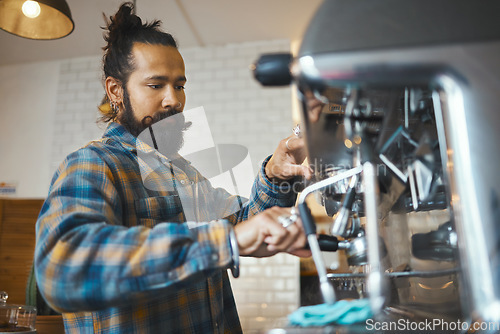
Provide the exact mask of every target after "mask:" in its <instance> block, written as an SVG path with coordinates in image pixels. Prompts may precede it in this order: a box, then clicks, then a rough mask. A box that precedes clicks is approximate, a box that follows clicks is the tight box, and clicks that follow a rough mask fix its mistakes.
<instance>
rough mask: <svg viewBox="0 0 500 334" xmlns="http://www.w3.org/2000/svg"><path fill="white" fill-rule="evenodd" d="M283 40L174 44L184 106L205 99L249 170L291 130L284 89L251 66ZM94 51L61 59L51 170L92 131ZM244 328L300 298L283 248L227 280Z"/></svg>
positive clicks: (220, 133) (294, 269)
mask: <svg viewBox="0 0 500 334" xmlns="http://www.w3.org/2000/svg"><path fill="white" fill-rule="evenodd" d="M289 50H290V42H289V41H287V40H275V41H263V42H252V43H243V44H232V45H227V46H222V47H206V48H189V49H180V51H181V54H182V55H183V57H184V61H185V64H186V76H187V78H188V83H187V85H186V96H187V103H186V109H191V108H195V107H199V106H203V107H204V109H205V111H206V114H207V118H208V122H209V124H210V129H211V132H212V134H213V136H214V141H215V142H216V143H219V144H222V143H233V144H240V145H244V146H246V147H247V148H248V149H249V152H250V157H251V159H252V162H253V166H254V172H256V171H257V168H259V166H260V163H261V161H262V160H263V159H264V158H265V157H266V156H268V155H269V154H271V153H272V152H273V151H274V149H275V148H276V145H277V144H278V141H279V140H280V139H281V138H284V137H286V136H288V135H289V134H290V132H291V128H292V127H293V124H292V113H291V108H292V106H291V91H290V88H263V87H261V86H260V85H259V84H258V83H257V82H256V81H255V80H254V79H253V77H252V74H251V72H250V70H249V65H250V64H252V63H253V62H254V61H255V60H256V59H257V58H258V55H259V54H261V53H265V52H278V51H289ZM100 62H101V59H100V57H85V58H76V59H67V60H64V61H62V62H61V66H60V73H59V88H58V94H57V104H56V105H57V107H56V115H55V124H54V136H53V145H52V152H51V166H50V168H51V170H55V169H56V168H57V166H58V165H59V163H60V162H61V161H62V160H63V159H64V157H65V156H66V155H67V154H68V153H70V152H71V151H73V150H75V149H77V148H78V147H80V146H82V145H84V144H86V143H87V142H88V141H90V140H92V139H94V138H98V137H99V136H100V135H101V134H102V131H103V126H100V127H98V126H97V125H96V119H97V116H98V112H97V106H98V104H99V102H100V101H101V99H102V97H103V96H104V90H103V88H102V84H101V70H100V69H101V63H100ZM232 285H233V290H234V294H235V298H236V302H237V306H238V310H239V313H240V318H241V322H242V325H243V328H244V330H245V332H246V333H251V332H254V331H257V330H260V329H266V328H272V327H273V326H280V325H283V324H284V323H283V321H284V319H285V317H286V315H287V314H288V313H290V312H291V311H293V310H295V309H296V308H297V307H298V305H299V261H298V259H297V258H295V257H292V256H290V255H287V254H280V255H277V256H275V257H273V258H268V259H253V258H242V259H241V277H240V278H238V279H233V280H232Z"/></svg>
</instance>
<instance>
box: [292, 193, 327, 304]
mask: <svg viewBox="0 0 500 334" xmlns="http://www.w3.org/2000/svg"><path fill="white" fill-rule="evenodd" d="M298 209H299V213H300V219H301V220H302V225H303V227H304V232H305V234H306V236H307V242H308V243H309V248H310V249H311V253H312V257H313V260H314V265H315V266H316V270H317V272H318V277H319V284H320V289H321V295H322V296H323V300H324V302H325V303H326V304H333V303H335V300H336V298H335V290H333V286H332V285H331V284H330V281H329V280H328V276H327V273H326V267H325V263H324V261H323V256H322V255H321V250H320V248H319V243H318V239H317V237H316V224H315V223H314V219H313V217H312V214H311V210H309V207H308V206H307V204H306V203H305V202H303V203H299V204H298Z"/></svg>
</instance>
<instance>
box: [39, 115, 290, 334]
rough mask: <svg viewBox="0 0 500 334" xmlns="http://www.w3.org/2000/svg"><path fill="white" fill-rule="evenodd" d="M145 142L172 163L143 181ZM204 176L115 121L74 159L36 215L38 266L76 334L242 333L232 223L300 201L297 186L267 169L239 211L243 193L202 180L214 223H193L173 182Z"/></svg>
mask: <svg viewBox="0 0 500 334" xmlns="http://www.w3.org/2000/svg"><path fill="white" fill-rule="evenodd" d="M137 149H141V150H150V153H151V154H154V155H156V158H158V160H157V161H162V162H164V164H158V166H155V167H154V168H152V169H151V170H150V171H149V173H148V174H147V177H146V178H145V179H144V180H143V178H142V177H141V168H146V166H143V165H144V161H139V160H140V159H139V158H138V157H137ZM263 166H264V164H263ZM172 171H173V172H174V173H173V174H172ZM202 178H203V176H201V175H200V174H199V173H198V172H197V171H196V170H195V169H194V168H192V167H190V166H189V163H188V162H186V161H185V160H183V159H182V158H180V157H178V159H177V163H175V164H174V163H172V161H171V160H168V159H166V157H164V156H162V155H161V154H160V153H158V152H157V151H155V150H152V149H151V148H150V147H149V148H148V147H146V146H144V143H140V142H138V139H136V138H135V137H134V136H132V135H131V134H130V133H128V132H127V131H126V130H125V129H124V128H123V127H122V126H120V125H118V124H116V123H110V124H109V125H108V127H107V129H106V131H105V133H104V135H103V137H102V138H101V139H100V140H96V141H93V142H91V143H89V144H88V145H86V146H85V147H83V148H81V149H79V150H77V151H75V152H73V153H71V154H70V155H69V156H68V157H67V158H66V159H65V161H64V162H63V163H62V164H61V166H60V167H59V169H58V170H57V172H56V173H55V175H54V178H53V180H52V183H51V187H50V190H49V194H48V197H47V199H46V201H45V203H44V205H43V207H42V210H41V212H40V216H39V218H38V221H37V244H36V251H35V272H36V278H37V283H38V286H39V289H40V292H41V293H42V295H43V297H44V298H45V299H46V301H47V302H48V303H49V305H50V306H51V307H52V308H54V309H55V310H58V311H60V312H62V313H63V318H64V324H65V328H66V331H67V332H68V333H239V332H241V326H240V323H239V319H238V315H237V311H236V306H235V303H234V299H233V295H232V291H231V287H230V283H229V279H228V276H227V270H226V269H227V268H228V266H229V265H230V263H231V250H230V245H229V237H228V233H229V231H230V229H231V228H232V227H231V224H236V223H238V222H239V221H242V220H245V219H247V218H248V217H250V216H252V215H254V214H256V213H258V212H260V211H262V210H263V209H266V208H269V207H271V206H275V205H278V206H291V205H293V204H294V201H295V194H293V192H291V191H289V189H283V188H278V187H276V186H273V185H272V183H270V182H269V180H268V179H267V178H266V177H265V175H264V171H263V167H262V168H261V170H260V171H259V173H258V175H257V178H256V180H255V182H254V185H253V189H252V195H251V196H250V199H248V200H244V201H243V202H244V204H243V205H242V207H241V209H239V210H237V212H235V210H234V208H235V205H239V203H240V202H239V199H238V197H236V196H232V195H231V194H229V193H227V192H226V191H225V190H223V189H214V188H213V187H211V185H210V183H209V182H202V183H198V185H197V187H198V189H196V191H193V192H192V193H191V195H193V196H196V195H195V194H197V195H198V198H196V200H198V203H199V205H200V207H198V208H196V209H197V213H198V214H199V217H200V219H201V220H202V221H207V222H208V221H210V223H208V224H204V225H203V224H201V225H200V226H197V227H195V228H192V227H191V228H190V226H188V224H187V223H186V222H185V216H184V212H183V208H182V203H180V201H179V199H178V194H176V192H175V188H173V187H170V186H169V185H172V184H173V182H174V179H175V180H176V183H177V184H179V183H180V181H181V180H185V181H188V183H190V184H193V183H194V182H197V181H199V180H200V179H202ZM148 183H149V184H156V186H152V187H151V186H145V185H148ZM151 189H154V190H151ZM193 200H194V198H193ZM238 208H239V207H238ZM225 213H228V215H227V216H225V215H224V214H225ZM212 217H225V218H226V219H217V220H212V219H211V218H212Z"/></svg>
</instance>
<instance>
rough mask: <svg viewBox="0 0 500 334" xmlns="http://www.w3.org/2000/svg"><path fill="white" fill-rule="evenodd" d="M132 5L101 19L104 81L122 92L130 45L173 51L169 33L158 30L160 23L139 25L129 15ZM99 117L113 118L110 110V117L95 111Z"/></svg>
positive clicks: (131, 65)
mask: <svg viewBox="0 0 500 334" xmlns="http://www.w3.org/2000/svg"><path fill="white" fill-rule="evenodd" d="M133 9H134V5H133V4H132V3H131V2H125V3H123V4H122V5H121V6H120V8H119V9H118V12H116V14H115V15H114V16H111V17H109V20H108V19H107V18H106V16H104V19H105V22H106V26H105V27H103V29H105V30H107V31H106V32H105V33H104V40H105V41H106V43H107V44H106V46H104V47H103V50H104V56H103V72H104V79H106V78H107V77H113V78H115V79H116V80H118V81H119V82H120V83H121V84H122V86H123V89H126V86H127V81H128V79H129V77H130V74H131V73H132V72H133V70H134V59H133V57H132V47H133V46H134V43H137V42H139V43H146V44H161V45H165V46H173V47H174V48H176V49H177V42H176V41H175V39H174V38H173V37H172V35H170V34H169V33H166V32H163V31H161V29H160V24H161V21H160V20H154V21H152V22H149V23H148V22H146V23H144V24H143V23H142V20H141V19H140V17H138V16H137V15H135V14H134V13H133ZM99 109H100V111H101V113H102V117H101V121H103V122H108V121H110V120H112V119H114V118H115V116H116V114H114V113H113V112H112V110H111V112H110V113H107V112H105V111H104V110H103V109H105V108H99Z"/></svg>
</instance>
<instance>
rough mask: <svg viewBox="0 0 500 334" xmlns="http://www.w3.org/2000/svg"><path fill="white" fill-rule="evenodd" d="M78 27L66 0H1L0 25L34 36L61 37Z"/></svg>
mask: <svg viewBox="0 0 500 334" xmlns="http://www.w3.org/2000/svg"><path fill="white" fill-rule="evenodd" d="M74 27H75V24H74V22H73V18H72V17H71V11H70V10H69V6H68V4H67V3H66V1H65V0H38V1H33V0H27V1H26V0H0V28H1V29H3V30H5V31H7V32H10V33H12V34H14V35H18V36H21V37H25V38H30V39H57V38H62V37H64V36H67V35H69V34H70V33H71V32H72V31H73V29H74Z"/></svg>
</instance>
